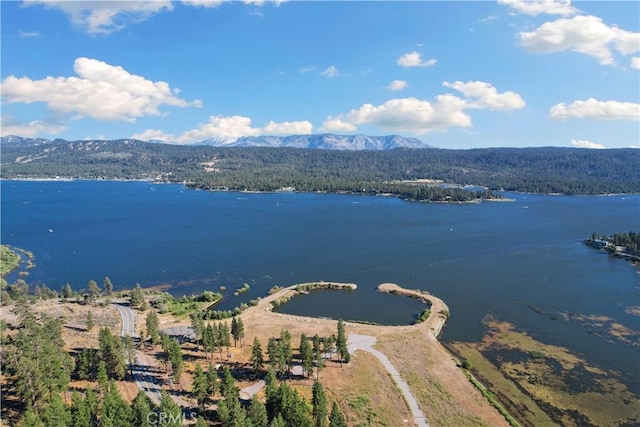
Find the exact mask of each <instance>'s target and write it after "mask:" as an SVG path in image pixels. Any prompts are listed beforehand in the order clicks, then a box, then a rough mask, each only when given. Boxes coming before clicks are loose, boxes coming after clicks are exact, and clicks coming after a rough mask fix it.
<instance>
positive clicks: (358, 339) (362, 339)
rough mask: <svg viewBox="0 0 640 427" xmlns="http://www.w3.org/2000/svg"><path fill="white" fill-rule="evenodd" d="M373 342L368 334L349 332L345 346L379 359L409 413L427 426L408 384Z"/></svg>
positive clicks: (352, 351)
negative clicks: (402, 397)
mask: <svg viewBox="0 0 640 427" xmlns="http://www.w3.org/2000/svg"><path fill="white" fill-rule="evenodd" d="M375 343H376V338H375V337H372V336H370V335H357V334H349V338H348V339H347V346H348V347H349V352H350V353H354V352H355V351H356V350H363V351H366V352H368V353H371V354H373V355H374V356H375V357H376V358H377V359H378V360H379V361H380V363H382V366H384V367H385V369H386V370H387V372H389V374H390V375H391V378H393V380H394V381H395V383H396V384H397V385H398V388H399V389H400V391H401V392H402V394H403V395H404V398H405V400H406V401H407V405H409V409H410V410H411V415H412V416H413V419H414V420H415V423H416V424H417V425H418V426H420V427H429V424H428V423H427V420H426V418H425V416H424V414H423V413H422V410H421V409H420V407H419V406H418V402H417V400H416V398H415V396H414V395H413V393H412V392H411V389H410V388H409V385H408V384H407V383H406V382H405V381H404V380H403V379H402V377H401V376H400V373H399V372H398V370H397V369H396V368H395V367H394V366H393V364H392V363H391V361H390V360H389V358H387V356H385V355H384V353H382V352H380V351H378V350H376V349H374V348H373V345H374V344H375Z"/></svg>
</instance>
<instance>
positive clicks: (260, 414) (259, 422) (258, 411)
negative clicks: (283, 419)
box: [247, 394, 269, 427]
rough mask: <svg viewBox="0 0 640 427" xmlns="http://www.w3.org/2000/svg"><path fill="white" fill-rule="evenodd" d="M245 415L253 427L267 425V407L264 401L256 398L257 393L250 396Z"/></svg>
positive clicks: (266, 426)
mask: <svg viewBox="0 0 640 427" xmlns="http://www.w3.org/2000/svg"><path fill="white" fill-rule="evenodd" d="M247 415H248V417H249V420H251V423H252V425H253V427H268V425H269V417H267V408H266V407H265V405H264V403H262V402H260V401H259V400H258V396H257V395H255V394H254V395H253V396H252V397H251V404H250V405H249V409H248V410H247Z"/></svg>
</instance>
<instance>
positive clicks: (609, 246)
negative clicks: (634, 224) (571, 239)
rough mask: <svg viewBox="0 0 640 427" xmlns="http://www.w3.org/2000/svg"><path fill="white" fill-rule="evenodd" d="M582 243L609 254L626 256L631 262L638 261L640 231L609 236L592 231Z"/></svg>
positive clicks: (639, 259) (639, 255)
mask: <svg viewBox="0 0 640 427" xmlns="http://www.w3.org/2000/svg"><path fill="white" fill-rule="evenodd" d="M584 244H585V245H587V246H590V247H592V248H595V249H600V250H603V251H607V252H608V253H609V255H611V256H615V257H618V258H626V259H628V260H629V261H631V262H632V263H636V264H637V263H640V232H635V231H629V232H628V233H615V234H613V235H611V236H601V235H599V234H598V233H595V232H594V233H593V234H592V235H591V238H590V239H587V240H585V241H584Z"/></svg>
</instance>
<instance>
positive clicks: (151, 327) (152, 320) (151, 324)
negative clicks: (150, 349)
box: [145, 310, 160, 345]
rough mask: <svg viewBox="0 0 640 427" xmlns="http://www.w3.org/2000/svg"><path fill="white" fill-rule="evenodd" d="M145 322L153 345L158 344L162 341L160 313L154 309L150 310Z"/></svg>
mask: <svg viewBox="0 0 640 427" xmlns="http://www.w3.org/2000/svg"><path fill="white" fill-rule="evenodd" d="M145 324H146V326H147V337H148V338H149V339H150V340H151V343H152V344H153V345H157V344H158V343H159V342H160V331H159V328H160V321H159V320H158V313H156V312H155V311H153V310H151V311H149V313H147V317H146V318H145Z"/></svg>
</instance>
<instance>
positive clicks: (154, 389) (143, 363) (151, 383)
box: [113, 304, 162, 405]
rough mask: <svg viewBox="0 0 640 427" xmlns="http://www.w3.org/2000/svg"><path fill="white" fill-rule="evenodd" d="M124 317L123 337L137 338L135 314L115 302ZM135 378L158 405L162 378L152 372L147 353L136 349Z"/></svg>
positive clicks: (141, 388) (139, 385)
mask: <svg viewBox="0 0 640 427" xmlns="http://www.w3.org/2000/svg"><path fill="white" fill-rule="evenodd" d="M113 305H114V306H115V307H116V309H118V312H120V317H121V318H122V337H123V338H124V337H125V335H129V336H131V337H132V338H136V337H137V334H136V331H135V314H134V313H133V310H131V309H130V308H129V307H128V306H126V305H121V304H113ZM133 379H134V380H135V381H136V384H137V385H138V388H139V389H140V390H143V391H144V392H145V393H146V394H147V396H149V398H150V399H151V400H152V401H153V402H154V403H155V404H156V405H157V404H160V391H161V390H162V388H161V384H162V379H160V378H157V377H155V376H154V375H153V374H152V369H151V367H150V366H149V363H148V361H147V357H146V355H145V354H144V353H143V352H142V351H140V350H136V363H135V364H134V368H133Z"/></svg>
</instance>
